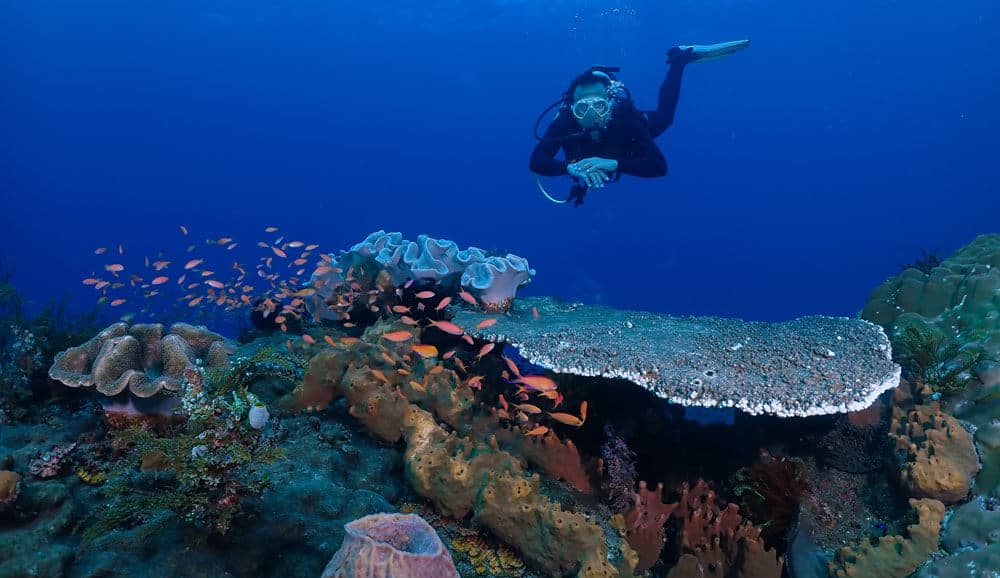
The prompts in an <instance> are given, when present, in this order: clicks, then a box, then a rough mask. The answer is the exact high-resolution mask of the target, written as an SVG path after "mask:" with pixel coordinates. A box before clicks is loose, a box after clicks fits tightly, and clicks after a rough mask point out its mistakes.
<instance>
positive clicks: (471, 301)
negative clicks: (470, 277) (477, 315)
mask: <svg viewBox="0 0 1000 578" xmlns="http://www.w3.org/2000/svg"><path fill="white" fill-rule="evenodd" d="M458 296H459V297H461V298H462V301H465V302H466V303H468V304H469V305H479V302H478V301H476V298H475V297H473V296H472V293H469V292H468V291H466V290H465V289H462V290H461V291H459V292H458Z"/></svg>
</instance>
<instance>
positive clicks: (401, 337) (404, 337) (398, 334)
mask: <svg viewBox="0 0 1000 578" xmlns="http://www.w3.org/2000/svg"><path fill="white" fill-rule="evenodd" d="M382 337H384V338H386V339H388V340H389V341H392V342H393V343H402V342H404V341H409V340H410V339H412V338H413V334H412V333H410V332H409V331H403V330H400V331H392V332H389V333H383V334H382Z"/></svg>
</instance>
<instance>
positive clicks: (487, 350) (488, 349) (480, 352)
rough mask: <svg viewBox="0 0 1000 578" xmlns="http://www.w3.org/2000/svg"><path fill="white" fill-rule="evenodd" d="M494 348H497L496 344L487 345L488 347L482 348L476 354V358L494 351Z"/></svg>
mask: <svg viewBox="0 0 1000 578" xmlns="http://www.w3.org/2000/svg"><path fill="white" fill-rule="evenodd" d="M494 347H496V343H487V344H486V345H484V346H482V348H480V350H479V353H477V354H476V357H477V358H481V357H483V356H484V355H486V354H487V353H489V352H491V351H493V348H494Z"/></svg>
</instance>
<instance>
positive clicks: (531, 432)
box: [524, 425, 549, 436]
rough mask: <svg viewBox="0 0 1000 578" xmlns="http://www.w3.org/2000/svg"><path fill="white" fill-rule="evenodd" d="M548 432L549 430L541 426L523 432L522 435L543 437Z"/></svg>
mask: <svg viewBox="0 0 1000 578" xmlns="http://www.w3.org/2000/svg"><path fill="white" fill-rule="evenodd" d="M548 431H549V428H547V427H545V426H543V425H537V426H535V427H533V428H531V429H530V430H528V431H527V432H525V434H524V435H528V436H540V435H544V434H545V433H546V432H548Z"/></svg>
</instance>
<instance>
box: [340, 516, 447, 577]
mask: <svg viewBox="0 0 1000 578" xmlns="http://www.w3.org/2000/svg"><path fill="white" fill-rule="evenodd" d="M344 530H345V531H346V533H347V536H346V537H345V538H344V543H343V545H341V547H340V550H338V551H337V553H336V554H334V556H333V558H332V559H330V562H329V563H328V564H327V566H326V568H325V569H324V570H323V575H322V578H426V577H431V576H434V577H436V578H437V577H440V578H452V577H454V578H458V572H457V571H456V570H455V564H454V562H452V560H451V556H450V555H449V554H448V550H447V549H446V548H445V547H444V544H442V543H441V539H440V538H439V537H438V535H437V533H436V532H435V531H434V528H432V527H431V526H430V525H429V524H428V523H427V522H426V521H425V520H424V519H423V518H421V517H420V516H417V515H415V514H373V515H369V516H365V517H364V518H360V519H358V520H354V521H353V522H351V523H349V524H347V525H345V526H344Z"/></svg>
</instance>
